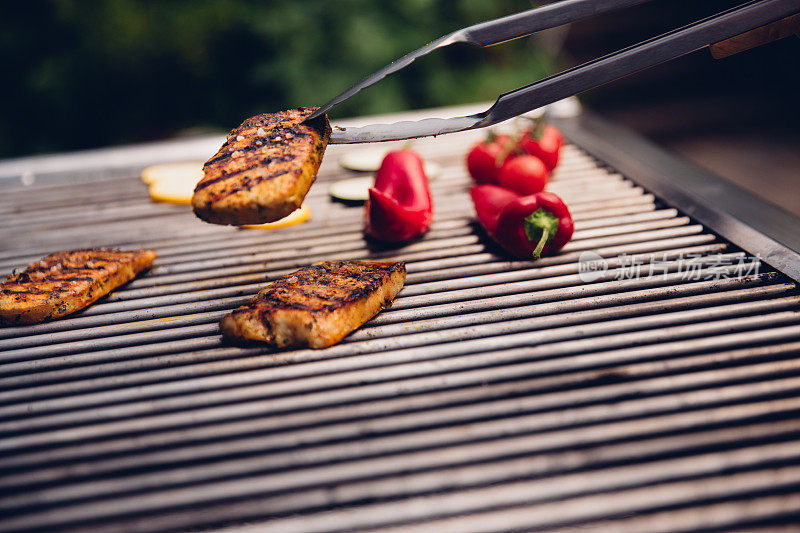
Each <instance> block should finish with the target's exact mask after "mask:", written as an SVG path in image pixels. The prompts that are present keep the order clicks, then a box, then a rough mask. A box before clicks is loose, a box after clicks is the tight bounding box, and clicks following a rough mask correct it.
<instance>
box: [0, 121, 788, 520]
mask: <svg viewBox="0 0 800 533" xmlns="http://www.w3.org/2000/svg"><path fill="white" fill-rule="evenodd" d="M478 108H481V109H483V108H485V106H478V107H477V108H476V109H478ZM464 111H465V110H464V109H455V108H453V109H444V110H436V113H438V114H452V115H458V114H460V113H463V112H464ZM421 116H431V111H426V112H420V113H418V114H404V115H394V116H391V117H370V118H367V119H364V120H363V123H371V122H375V121H376V120H390V121H395V120H401V119H414V118H416V117H421ZM556 121H557V123H558V125H559V126H560V127H561V128H562V130H563V131H564V132H565V134H566V136H567V137H568V139H569V141H570V144H568V145H567V146H566V147H565V148H564V153H563V159H562V163H561V164H560V166H559V167H558V169H557V171H556V172H555V174H554V176H553V179H552V182H551V185H550V186H549V188H550V189H551V190H553V191H554V192H556V193H558V194H559V195H561V196H562V197H563V198H564V199H565V200H566V201H567V203H568V204H569V205H570V207H571V209H572V212H573V214H574V218H575V220H576V232H575V237H574V239H573V241H572V242H570V243H569V244H568V245H567V246H566V247H565V248H564V250H563V251H562V252H561V253H560V254H559V255H557V256H555V257H547V258H543V259H542V260H540V261H537V262H527V261H509V260H508V258H507V257H505V256H504V255H503V254H502V253H500V252H499V250H498V249H497V248H495V247H494V246H493V245H492V244H491V243H490V242H489V241H488V240H487V239H485V238H484V237H483V236H482V235H481V233H480V231H478V230H477V228H476V226H475V223H474V221H473V216H474V215H473V211H472V207H471V204H470V201H469V197H468V194H467V191H468V188H469V185H470V181H469V177H468V176H467V174H466V171H465V169H464V165H463V157H464V154H465V152H466V150H467V148H468V146H469V144H470V143H471V142H473V141H474V140H475V139H476V138H478V137H480V136H482V132H475V131H472V132H464V133H457V134H452V135H447V136H443V137H440V138H437V139H423V140H419V141H417V142H416V143H415V149H417V150H418V151H419V152H420V153H421V154H422V155H423V156H424V157H426V158H427V159H430V160H433V161H436V162H438V163H439V164H440V165H441V166H442V167H443V172H442V174H441V176H440V177H439V178H438V179H436V180H435V181H433V182H432V190H433V194H434V203H435V208H436V214H435V222H434V224H433V227H432V230H431V231H430V233H428V234H427V235H426V236H425V237H424V238H423V239H422V240H419V241H417V242H414V243H412V244H408V245H406V246H403V247H400V248H380V247H376V246H375V245H369V244H368V243H367V242H366V241H365V240H364V239H363V237H362V234H361V229H362V217H363V210H362V208H361V207H353V206H347V205H343V204H338V203H334V202H332V201H331V200H330V199H329V197H328V186H329V185H330V184H331V183H332V182H334V181H336V180H338V179H341V178H343V177H347V176H349V175H350V174H349V173H348V172H347V171H344V170H342V169H340V168H339V167H338V166H337V163H336V161H337V158H338V156H340V155H341V154H343V153H344V152H346V151H348V150H352V149H353V148H351V147H348V146H343V145H339V146H330V147H329V148H328V152H327V153H326V159H325V161H324V163H323V165H322V168H321V170H320V173H319V177H318V181H317V183H316V185H315V186H314V187H313V188H312V189H311V192H310V194H309V196H308V198H307V204H308V205H309V207H310V208H311V211H312V213H313V214H312V219H311V220H310V221H309V222H307V223H305V224H302V225H298V226H293V227H289V228H285V229H282V230H279V231H259V230H237V229H234V228H230V227H220V226H214V225H210V224H205V223H202V222H201V221H199V220H198V219H196V218H195V217H194V216H193V214H192V213H191V210H190V209H189V208H188V207H186V206H178V205H171V204H157V203H153V202H152V201H151V200H150V199H149V197H148V195H147V192H146V188H145V187H144V186H143V184H142V183H141V182H140V181H139V178H138V174H139V172H140V171H141V169H142V168H143V167H144V166H146V165H149V164H152V163H153V162H156V161H163V160H183V159H205V158H206V157H207V156H208V155H210V154H212V153H213V152H214V151H215V150H216V149H217V147H218V146H219V144H220V142H221V139H220V138H217V137H214V138H204V139H198V140H188V141H187V140H184V141H174V142H165V143H158V144H152V145H143V146H136V147H122V148H115V149H110V150H100V151H94V152H87V153H81V154H68V155H55V156H47V157H41V158H30V159H24V160H16V161H7V162H2V163H0V176H2V179H0V191H1V192H2V195H0V220H2V226H3V235H2V243H3V245H2V248H1V250H2V251H1V252H0V270H1V271H2V272H3V273H8V272H10V271H11V270H12V268H20V267H23V266H24V265H25V264H27V263H28V262H31V261H35V260H37V259H38V258H40V257H41V256H43V255H45V254H46V253H48V252H51V251H55V250H60V249H69V248H75V247H86V246H120V247H128V248H130V247H138V246H146V247H149V248H153V249H155V250H157V251H158V253H159V259H158V260H157V262H156V264H155V266H154V268H153V269H152V270H151V271H150V272H149V273H147V274H146V275H144V276H142V277H140V278H138V279H136V280H134V281H132V282H131V283H129V284H128V285H126V286H125V287H123V288H120V289H118V290H117V291H115V292H113V293H112V294H111V295H109V296H108V297H106V298H104V299H103V300H101V301H100V302H98V303H96V304H95V305H92V306H90V307H89V308H87V309H86V310H84V311H83V312H80V313H78V314H75V315H73V316H70V317H67V318H64V319H61V320H57V321H54V322H50V323H45V324H40V325H35V326H27V327H5V328H0V382H1V383H2V385H0V390H2V392H0V420H2V423H0V517H2V518H0V531H61V530H74V531H85V530H88V529H90V530H92V531H100V532H121V531H125V532H132V531H143V532H145V531H146V532H155V531H183V530H207V529H210V530H224V531H278V532H291V531H343V530H344V531H352V530H359V531H361V530H373V529H380V530H383V531H395V530H396V531H404V532H407V531H431V530H436V531H459V532H461V531H497V530H513V529H517V530H537V529H557V530H559V531H570V530H573V529H581V530H583V529H588V528H599V529H604V530H609V531H647V532H653V531H686V530H696V529H700V528H705V529H710V530H733V529H735V530H740V529H745V528H752V529H759V528H769V527H771V526H776V525H778V524H785V523H788V521H790V520H792V519H793V518H794V519H796V518H798V515H800V495H799V494H800V492H798V490H797V489H798V487H800V442H799V441H800V418H798V416H797V415H798V413H800V397H798V394H797V393H798V391H800V359H798V358H797V355H798V353H800V313H799V312H798V310H799V309H800V296H799V295H798V293H797V286H796V282H797V281H798V280H800V256H798V254H797V253H796V252H794V251H793V250H800V236H798V233H797V231H796V230H797V228H798V227H800V226H798V221H797V220H796V219H795V218H793V217H792V216H790V215H788V214H786V213H784V212H781V211H780V210H778V209H776V208H775V207H772V206H768V205H767V204H765V203H763V202H760V201H759V200H757V199H755V198H753V197H751V196H749V195H746V194H745V193H743V192H742V191H740V190H738V189H735V188H733V187H732V186H730V185H728V184H726V183H724V182H722V181H720V180H719V179H718V178H715V177H713V176H710V175H708V174H707V173H705V172H704V171H701V170H700V169H698V168H696V167H694V166H692V165H690V164H688V163H685V162H683V161H680V160H678V159H676V158H674V157H672V156H670V155H668V154H666V153H665V152H663V151H661V150H660V149H659V148H657V147H655V146H653V145H652V144H650V143H648V142H647V141H644V140H643V139H641V138H639V137H637V136H635V135H634V134H631V133H630V132H627V131H625V130H622V129H620V128H618V127H617V126H614V125H612V124H609V123H608V122H606V121H604V120H603V119H600V118H598V117H596V116H593V115H591V114H587V113H584V114H580V115H577V116H573V117H562V118H560V119H557V120H556ZM351 124H355V122H351ZM387 146H392V144H388V145H387ZM323 259H380V260H384V259H391V260H403V261H406V262H407V268H408V281H407V284H406V286H405V288H404V289H403V290H402V292H401V293H400V295H399V296H398V298H397V299H396V301H395V304H394V306H393V307H392V308H391V309H388V310H386V311H384V312H382V313H381V314H380V315H378V316H377V317H376V318H375V319H373V320H372V321H370V322H369V323H367V324H366V325H365V326H363V327H362V328H360V329H359V330H357V331H356V332H354V333H353V334H351V335H350V336H348V337H347V338H346V339H345V340H344V341H343V342H341V343H340V344H339V345H336V346H334V347H332V348H329V349H326V350H321V351H314V350H295V351H278V352H276V351H274V350H272V349H269V348H265V347H262V346H248V347H236V346H232V345H226V344H224V343H223V342H222V341H221V338H220V336H219V334H218V326H217V322H218V320H219V319H220V318H221V317H222V316H223V315H224V314H225V313H226V312H228V311H229V310H230V309H232V308H234V307H237V306H239V305H242V304H244V303H245V302H247V301H248V300H249V298H250V297H252V295H253V294H255V293H256V292H257V291H258V290H259V288H261V287H262V286H263V285H264V284H265V282H268V281H269V280H272V279H275V278H277V277H279V276H281V275H284V274H286V273H288V272H291V271H292V270H294V269H296V268H298V267H301V266H305V265H308V264H310V263H312V262H314V261H318V260H323Z"/></svg>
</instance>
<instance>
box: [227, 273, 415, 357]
mask: <svg viewBox="0 0 800 533" xmlns="http://www.w3.org/2000/svg"><path fill="white" fill-rule="evenodd" d="M405 279H406V268H405V265H403V263H365V262H360V261H325V262H322V263H316V264H314V265H311V266H310V267H306V268H302V269H300V270H298V271H297V272H294V273H292V274H289V275H288V276H284V277H283V278H281V279H279V280H277V281H275V282H273V283H271V284H270V285H268V286H267V287H265V288H264V289H263V290H262V291H261V292H259V293H258V295H256V296H255V298H253V300H252V301H251V302H250V304H249V305H247V306H244V307H240V308H238V309H236V310H235V311H233V312H232V313H230V314H229V315H226V316H225V317H224V318H223V319H222V321H221V322H220V329H221V330H222V334H223V335H224V336H225V337H227V338H230V339H236V340H259V341H266V342H268V343H270V344H273V345H275V346H277V347H280V348H282V347H287V346H302V345H307V346H310V347H311V348H325V347H327V346H331V345H333V344H336V343H337V342H339V341H340V340H341V339H342V338H343V337H344V336H345V335H347V334H348V333H350V332H351V331H353V330H354V329H356V328H357V327H359V326H360V325H362V324H363V323H364V322H366V321H367V320H369V319H370V318H372V317H373V316H375V315H376V314H377V313H378V312H379V311H380V310H381V309H383V308H385V307H388V306H389V305H391V303H392V300H393V299H394V297H395V296H396V295H397V293H398V292H400V289H401V288H402V287H403V283H404V282H405Z"/></svg>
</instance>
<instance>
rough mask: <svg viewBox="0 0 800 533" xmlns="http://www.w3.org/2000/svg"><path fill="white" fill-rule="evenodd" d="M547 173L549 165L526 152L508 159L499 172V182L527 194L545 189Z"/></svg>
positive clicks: (502, 185)
mask: <svg viewBox="0 0 800 533" xmlns="http://www.w3.org/2000/svg"><path fill="white" fill-rule="evenodd" d="M547 175H548V172H547V167H546V166H545V164H544V163H543V162H542V160H541V159H539V158H538V157H535V156H532V155H527V154H525V155H520V156H517V157H514V158H511V159H506V161H505V163H503V166H502V167H501V168H500V172H499V173H498V176H497V184H498V185H500V186H501V187H505V188H506V189H510V190H512V191H514V192H516V193H517V194H521V195H523V196H527V195H530V194H536V193H537V192H542V190H544V186H545V185H546V184H547Z"/></svg>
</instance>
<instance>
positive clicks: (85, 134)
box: [0, 0, 555, 157]
mask: <svg viewBox="0 0 800 533" xmlns="http://www.w3.org/2000/svg"><path fill="white" fill-rule="evenodd" d="M530 7H531V2H529V1H520V0H492V1H489V2H487V1H484V0H454V1H436V0H405V1H402V2H373V1H369V0H342V1H337V2H329V1H323V0H311V1H304V2H299V1H292V0H279V1H276V0H271V1H264V0H170V1H162V2H145V1H137V0H97V1H91V2H87V1H78V0H50V1H41V0H40V1H31V2H24V3H23V2H20V3H15V5H14V7H13V9H12V10H9V11H7V12H6V15H10V16H3V17H0V43H1V44H0V54H2V62H3V65H4V69H3V70H4V74H3V78H4V82H3V85H4V87H3V92H4V93H5V97H4V98H3V99H2V101H3V104H2V105H3V111H2V113H1V114H0V157H11V156H18V155H24V154H29V153H36V152H45V151H60V150H73V149H80V148H88V147H94V146H103V145H109V144H118V143H124V142H136V141H145V140H152V139H159V138H164V137H170V136H175V135H179V134H189V133H197V132H202V131H208V130H227V129H230V128H232V127H234V126H236V125H238V124H239V123H240V122H241V121H242V120H243V119H244V118H246V117H247V116H250V115H253V114H256V113H263V112H268V111H275V110H278V109H285V108H288V107H293V106H300V105H312V104H321V103H323V102H325V101H326V100H328V99H329V98H331V97H332V96H334V95H335V94H337V93H338V92H340V91H341V90H343V89H345V88H347V87H348V86H349V85H351V84H353V83H354V82H355V81H357V80H358V79H361V78H362V77H364V76H365V75H367V74H369V73H370V72H372V71H374V70H375V69H377V68H379V67H381V66H383V65H384V64H386V63H388V62H390V61H392V60H394V59H396V58H397V57H399V56H400V55H402V54H404V53H406V52H408V51H410V50H413V49H415V48H417V47H419V46H421V45H422V44H424V43H426V42H428V41H430V40H432V39H435V38H436V37H439V36H440V35H442V34H444V33H447V32H449V31H452V30H454V29H457V28H460V27H463V26H466V25H469V24H473V23H475V22H480V21H482V20H485V19H490V18H494V17H498V16H502V15H505V14H509V13H513V12H516V11H521V10H524V9H530ZM12 11H13V12H12ZM536 43H537V41H535V40H533V39H521V40H518V41H515V42H512V43H506V44H503V45H500V46H496V47H492V48H488V49H476V48H473V47H469V46H466V45H464V46H462V45H457V46H453V47H450V48H448V49H445V50H442V51H440V52H437V53H436V54H432V55H431V56H428V57H426V58H424V59H423V60H420V61H418V62H417V63H415V64H414V65H412V66H411V67H410V68H408V69H406V70H404V71H403V72H401V73H399V74H397V75H394V76H391V77H389V78H387V79H386V80H384V81H383V82H381V83H380V84H379V85H377V86H376V87H374V88H371V89H370V90H368V91H366V92H364V93H362V94H361V95H359V96H358V97H356V98H354V99H352V100H350V101H348V102H347V103H345V104H343V105H341V106H339V107H337V108H336V110H335V113H333V116H339V117H343V116H353V115H359V114H369V113H380V112H389V111H400V110H404V109H409V108H421V107H429V106H437V105H446V104H458V103H465V102H473V101H480V100H489V99H494V98H495V97H496V96H497V95H498V94H500V93H501V92H504V91H506V90H509V89H512V88H515V87H517V86H519V85H523V84H525V83H529V82H531V81H533V80H535V79H537V78H539V77H541V76H542V75H544V74H546V73H549V72H552V71H553V70H554V68H555V61H554V59H553V58H552V57H551V55H550V54H547V53H544V52H543V51H542V50H541V49H540V48H539V47H538V46H537V44H536Z"/></svg>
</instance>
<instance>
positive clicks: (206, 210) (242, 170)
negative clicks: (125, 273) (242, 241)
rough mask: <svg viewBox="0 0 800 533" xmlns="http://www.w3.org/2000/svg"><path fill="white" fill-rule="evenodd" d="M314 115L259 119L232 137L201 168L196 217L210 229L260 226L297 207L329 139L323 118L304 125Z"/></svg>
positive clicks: (299, 112) (307, 110) (301, 112)
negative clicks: (223, 226) (216, 225)
mask: <svg viewBox="0 0 800 533" xmlns="http://www.w3.org/2000/svg"><path fill="white" fill-rule="evenodd" d="M315 109H316V108H314V107H301V108H299V109H290V110H288V111H281V112H278V113H270V114H264V115H258V116H255V117H252V118H249V119H247V120H245V121H244V122H243V123H242V125H241V126H239V127H238V128H236V129H235V130H233V131H231V132H230V134H228V138H227V140H226V141H225V144H223V145H222V148H220V149H219V151H218V152H217V153H216V154H215V155H214V157H212V158H211V159H209V160H208V161H206V164H205V165H204V166H203V179H201V180H200V181H199V182H198V184H197V187H195V190H194V196H192V206H193V207H194V212H195V214H196V215H197V216H198V217H200V218H202V219H203V220H205V221H206V222H211V223H213V224H234V225H242V224H263V223H265V222H274V221H276V220H279V219H281V218H283V217H285V216H287V215H288V214H289V213H291V212H292V211H294V210H295V209H297V208H298V207H300V204H301V203H302V202H303V198H305V197H306V193H308V189H309V188H310V187H311V184H312V183H314V179H315V178H316V177H317V170H319V165H320V163H321V162H322V154H323V153H324V152H325V147H326V146H327V144H328V139H329V138H330V135H331V127H330V124H328V117H327V116H326V115H322V116H320V117H318V118H316V119H314V120H313V121H311V122H310V123H308V124H306V123H303V119H305V117H307V116H308V115H310V114H311V113H313V112H314V110H315Z"/></svg>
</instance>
